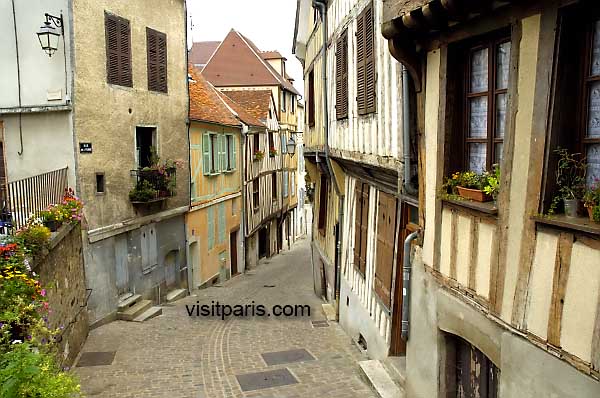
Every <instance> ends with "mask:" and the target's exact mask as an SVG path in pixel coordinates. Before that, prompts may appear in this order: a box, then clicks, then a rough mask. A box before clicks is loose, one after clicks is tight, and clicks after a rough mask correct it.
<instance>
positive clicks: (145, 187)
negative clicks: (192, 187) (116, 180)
mask: <svg viewBox="0 0 600 398" xmlns="http://www.w3.org/2000/svg"><path fill="white" fill-rule="evenodd" d="M132 174H133V175H135V176H136V177H137V183H136V185H135V187H134V188H133V189H132V190H131V191H130V192H129V200H130V201H131V203H132V204H143V203H154V202H158V201H163V200H166V199H167V198H170V197H173V196H175V184H176V180H175V177H176V170H175V171H174V170H172V169H170V170H169V171H167V170H166V169H165V168H164V167H152V168H150V167H145V168H143V169H139V170H132Z"/></svg>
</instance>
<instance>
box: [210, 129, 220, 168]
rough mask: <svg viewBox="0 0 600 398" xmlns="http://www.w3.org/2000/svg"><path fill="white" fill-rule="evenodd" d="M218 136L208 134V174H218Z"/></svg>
mask: <svg viewBox="0 0 600 398" xmlns="http://www.w3.org/2000/svg"><path fill="white" fill-rule="evenodd" d="M220 160H221V157H220V156H219V136H218V134H210V174H219V169H220V167H219V162H220Z"/></svg>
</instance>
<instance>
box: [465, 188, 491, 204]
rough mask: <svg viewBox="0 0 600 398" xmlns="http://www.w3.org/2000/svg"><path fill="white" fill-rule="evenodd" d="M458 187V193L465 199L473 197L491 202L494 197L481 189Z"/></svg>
mask: <svg viewBox="0 0 600 398" xmlns="http://www.w3.org/2000/svg"><path fill="white" fill-rule="evenodd" d="M456 188H457V189H458V194H459V195H460V196H462V197H463V198H465V199H471V200H474V201H476V202H489V201H490V200H492V197H491V196H490V195H488V194H486V193H485V192H483V191H482V190H480V189H471V188H463V187H456Z"/></svg>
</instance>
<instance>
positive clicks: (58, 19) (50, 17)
mask: <svg viewBox="0 0 600 398" xmlns="http://www.w3.org/2000/svg"><path fill="white" fill-rule="evenodd" d="M44 15H45V16H46V24H50V23H51V22H52V23H54V26H56V27H57V28H60V31H61V33H62V34H63V35H64V34H65V27H64V24H63V15H62V13H61V14H60V16H59V17H57V16H55V15H51V14H48V13H45V14H44Z"/></svg>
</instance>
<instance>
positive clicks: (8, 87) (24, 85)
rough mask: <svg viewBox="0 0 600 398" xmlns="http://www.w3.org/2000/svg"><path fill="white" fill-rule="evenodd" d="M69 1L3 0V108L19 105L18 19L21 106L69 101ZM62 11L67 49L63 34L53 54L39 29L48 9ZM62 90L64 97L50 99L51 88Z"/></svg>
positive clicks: (0, 30)
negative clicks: (44, 46) (43, 45)
mask: <svg viewBox="0 0 600 398" xmlns="http://www.w3.org/2000/svg"><path fill="white" fill-rule="evenodd" d="M13 2H14V6H15V18H14V19H13V8H12V5H13ZM68 3H69V2H68V1H67V0H27V1H23V0H0V37H1V38H2V40H0V54H2V56H1V57H0V93H2V95H0V109H1V108H13V107H18V106H19V100H18V81H19V80H18V79H17V51H16V49H17V46H16V41H15V31H14V26H15V20H16V26H17V34H16V38H17V41H18V49H19V65H18V70H19V71H20V75H21V78H20V82H21V106H48V105H64V104H65V99H66V95H67V94H68V95H70V91H71V80H70V79H71V70H72V66H71V62H70V56H71V54H70V40H69V38H70V29H71V24H70V22H69V6H68ZM61 12H62V13H63V14H64V15H63V20H64V21H65V36H64V38H65V44H66V47H67V48H66V53H65V47H64V44H63V41H62V38H63V37H62V36H61V38H60V40H59V48H58V51H56V53H55V54H54V55H53V56H52V57H48V55H47V54H46V53H45V52H44V51H43V50H42V48H41V46H40V43H39V41H38V37H37V34H36V32H37V31H38V30H39V28H40V26H42V24H43V22H44V21H45V20H46V19H45V17H44V14H45V13H49V14H52V15H56V16H60V14H61ZM65 55H66V57H65ZM65 70H66V72H67V76H66V79H67V80H65ZM58 90H60V91H61V96H62V99H61V100H56V101H48V91H58Z"/></svg>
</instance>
